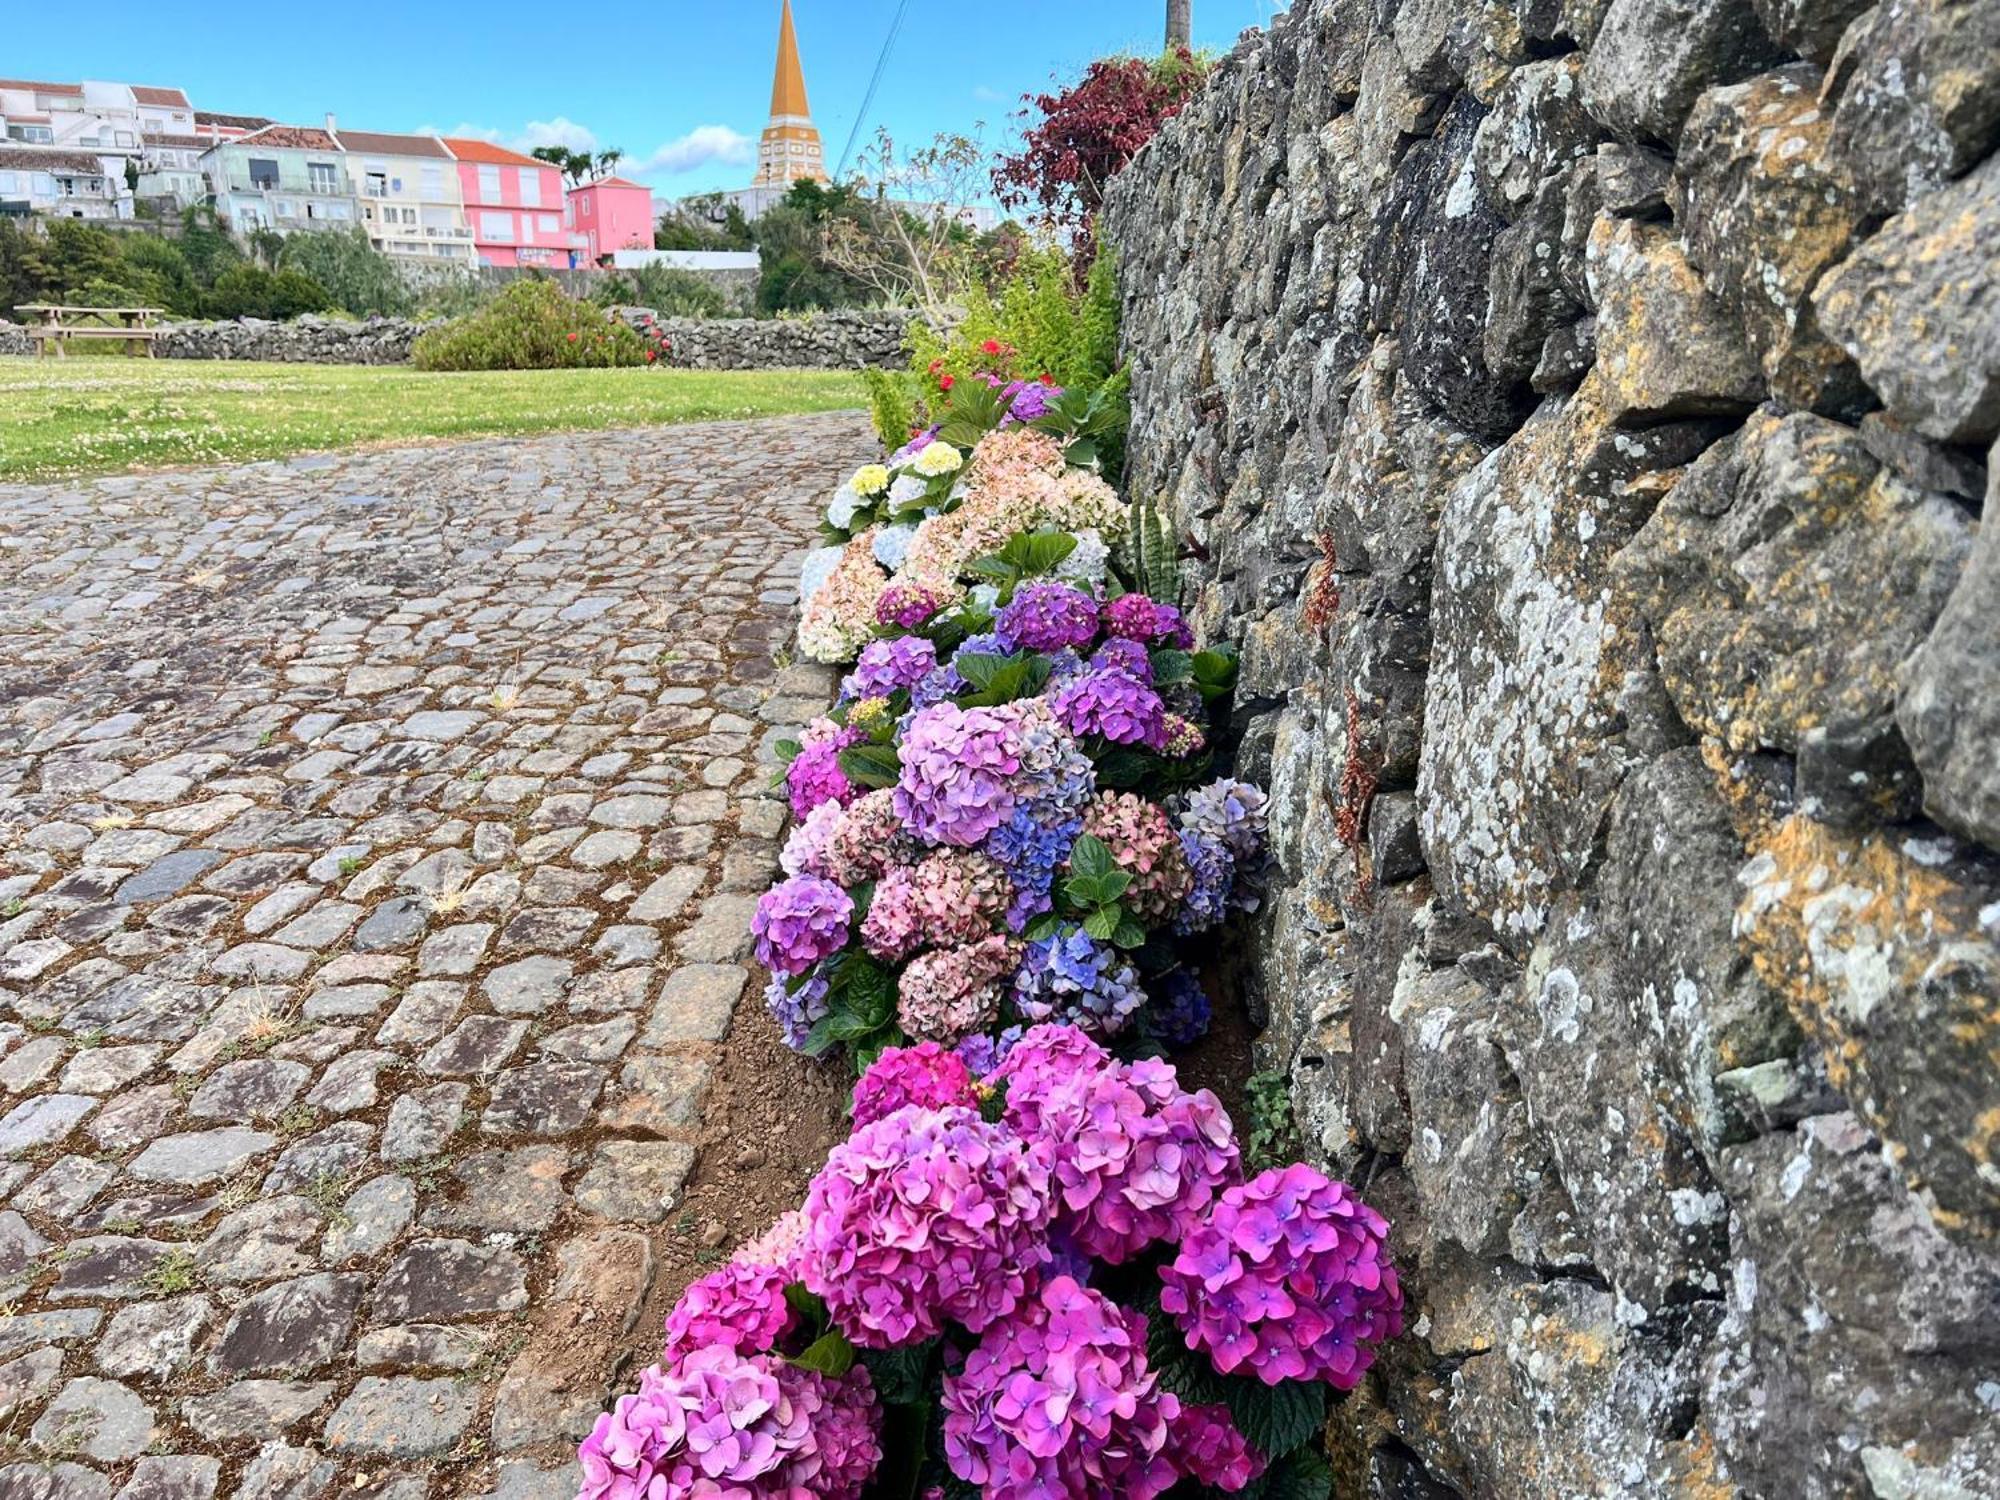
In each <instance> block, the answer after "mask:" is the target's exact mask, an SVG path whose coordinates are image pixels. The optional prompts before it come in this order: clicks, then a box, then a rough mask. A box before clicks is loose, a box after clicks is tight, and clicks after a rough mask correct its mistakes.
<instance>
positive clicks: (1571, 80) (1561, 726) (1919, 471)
mask: <svg viewBox="0 0 2000 1500" xmlns="http://www.w3.org/2000/svg"><path fill="white" fill-rule="evenodd" d="M1997 145H2000V6H1996V5H1994V4H1992V3H1991V0H1987V3H1983V4H1982V3H1965V0H1881V3H1879V4H1871V3H1870V0H1830V3H1823V4H1822V3H1812V0H1807V3H1793V0H1608V3H1605V0H1563V3H1527V0H1501V3H1493V4H1489V3H1482V0H1401V3H1389V4H1383V3H1378V0H1296V3H1295V4H1294V5H1293V6H1292V8H1291V10H1290V12H1289V14H1288V15H1286V16H1285V17H1283V18H1281V19H1280V20H1279V21H1278V22H1277V23H1275V24H1274V26H1273V27H1272V29H1271V30H1270V32H1269V33H1268V34H1265V35H1262V36H1258V37H1256V38H1255V39H1253V40H1251V41H1249V42H1247V43H1246V44H1245V45H1244V46H1243V47H1242V48H1240V49H1239V50H1238V51H1237V52H1236V53H1235V54H1234V55H1233V56H1232V57H1230V58H1229V59H1227V60H1226V61H1224V62H1223V63H1221V65H1220V66H1219V68H1218V70H1217V73H1216V76H1215V77H1214V78H1213V79H1212V81H1211V82H1210V85H1209V87H1208V88H1207V89H1206V91H1205V92H1204V93H1203V94H1202V95H1201V96H1200V97H1199V98H1198V99H1196V100H1195V101H1194V102H1193V103H1192V104H1191V105H1190V107H1189V108H1188V109H1187V111H1186V112H1185V113H1183V114H1182V115H1181V116H1179V117H1178V118H1177V119H1176V120H1174V121H1173V122H1172V124H1171V125H1170V126H1169V127H1168V128H1167V129H1166V130H1165V131H1164V132H1162V134H1161V135H1160V137H1159V138H1158V139H1157V140H1156V141H1155V142H1154V143H1153V144H1152V145H1151V146H1150V147H1149V148H1148V149H1147V150H1146V152H1145V153H1144V154H1142V155H1141V157H1140V158H1139V160H1138V161H1137V162H1136V163H1134V165H1133V166H1132V167H1131V168H1130V169H1129V170H1128V171H1127V172H1126V173H1125V174H1122V175H1121V176H1120V177H1119V178H1118V179H1117V180H1116V182H1114V184H1113V194H1112V202H1111V205H1110V209H1109V213H1108V215H1107V224H1108V229H1109V232H1110V235H1111V238H1112V239H1113V241H1114V242H1115V243H1116V245H1117V247H1118V250H1119V253H1120V265H1121V274H1122V278H1123V283H1124V297H1125V324H1124V328H1125V333H1126V338H1127V341H1128V346H1129V352H1130V355H1131V360H1132V377H1133V379H1132V404H1133V420H1132V434H1131V453H1132V458H1133V476H1132V489H1133V491H1134V493H1136V494H1140V495H1147V496H1157V497H1160V498H1161V499H1162V500H1163V502H1164V503H1166V504H1168V505H1170V506H1171V508H1172V511H1173V514H1174V517H1175V520H1176V522H1177V524H1178V527H1179V529H1180V531H1181V533H1182V535H1183V536H1184V537H1185V538H1186V555H1187V556H1188V558H1189V560H1190V561H1189V566H1188V571H1189V573H1190V576H1191V580H1192V582H1193V583H1194V584H1195V586H1196V591H1195V600H1196V605H1197V616H1198V619H1199V621H1200V624H1201V626H1202V627H1203V629H1205V630H1206V631H1208V632H1210V633H1212V634H1213V635H1216V636H1226V637H1230V638H1233V639H1235V640H1238V641H1240V642H1241V643H1242V645H1243V677H1242V685H1241V688H1240V690H1239V695H1238V696H1239V704H1240V706H1241V710H1242V715H1243V717H1242V721H1241V723H1240V724H1239V726H1238V728H1239V729H1240V731H1241V733H1242V735H1243V743H1244V755H1243V763H1244V769H1245V772H1246V774H1249V775H1251V776H1254V777H1257V778H1258V779H1267V780H1268V784H1269V785H1270V788H1271V791H1272V798H1273V807H1272V816H1271V825H1272V830H1273V835H1274V840H1273V841H1274V844H1275V852H1276V856H1277V859H1278V864H1279V867H1280V869H1279V873H1278V875H1277V876H1276V877H1275V878H1274V881H1273V888H1272V892H1271V899H1270V900H1269V902H1267V903H1266V906H1265V908H1264V911H1263V913H1262V916H1261V935H1260V942H1259V946H1258V949H1257V951H1256V953H1255V955H1254V960H1253V962H1252V963H1251V964H1250V965H1249V967H1248V970H1247V972H1246V974H1245V976H1244V977H1245V978H1246V980H1247V981H1248V985H1249V991H1250V994H1251V996H1252V999H1253V1001H1254V1008H1255V1010H1256V1013H1257V1014H1258V1015H1259V1017H1260V1018H1261V1019H1264V1020H1267V1021H1268V1026H1267V1028H1266V1030H1265V1031H1264V1034H1263V1037H1262V1039H1261V1042H1260V1049H1261V1059H1260V1060H1261V1061H1262V1063H1263V1065H1264V1066H1266V1067H1272V1068H1279V1069H1283V1070H1284V1071H1285V1073H1286V1074H1287V1075H1288V1076H1289V1078H1290V1081H1291V1086H1292V1097H1293V1101H1294V1103H1295V1106H1296V1108H1297V1112H1298V1115H1299V1118H1300V1121H1301V1125H1302V1128H1303V1130H1304V1132H1305V1133H1306V1135H1307V1137H1308V1144H1309V1145H1310V1147H1311V1148H1312V1149H1313V1150H1314V1152H1315V1154H1316V1155H1317V1156H1318V1157H1319V1158H1320V1159H1321V1160H1322V1161H1324V1162H1327V1163H1330V1164H1331V1165H1333V1166H1334V1167H1336V1168H1337V1169H1339V1170H1340V1171H1341V1172H1342V1173H1343V1174H1345V1175H1347V1176H1349V1177H1351V1179H1352V1180H1353V1181H1354V1182H1355V1183H1356V1184H1363V1185H1365V1190H1366V1193H1367V1196H1368V1197H1369V1198H1370V1199H1371V1200H1373V1201H1374V1202H1375V1203H1376V1204H1378V1205H1379V1206H1380V1207H1381V1208H1382V1209H1383V1210H1384V1211H1385V1212H1386V1213H1388V1214H1389V1215H1390V1216H1391V1217H1392V1218H1393V1220H1394V1222H1395V1226H1396V1244H1397V1250H1398V1256H1399V1260H1400V1262H1401V1264H1402V1265H1403V1266H1404V1267H1405V1268H1406V1270H1407V1272H1408V1279H1407V1282H1406V1285H1407V1286H1408V1288H1409V1291H1410V1302H1411V1305H1410V1312H1411V1318H1410V1331H1409V1334H1408V1336H1407V1337H1406V1338H1405V1339H1403V1340H1401V1341H1400V1342H1399V1343H1398V1344H1397V1345H1396V1347H1395V1348H1394V1349H1393V1350H1392V1351H1390V1352H1389V1353H1388V1355H1387V1356H1386V1357H1385V1359H1384V1360H1383V1362H1382V1364H1381V1365H1380V1366H1378V1368H1377V1371H1376V1372H1375V1373H1374V1374H1373V1375H1372V1376H1371V1378H1370V1380H1369V1382H1368V1383H1367V1384H1366V1386H1365V1387H1364V1388H1363V1389H1362V1390H1361V1391H1358V1392H1357V1393H1355V1395H1354V1396H1353V1397H1352V1398H1350V1399H1348V1400H1346V1401H1344V1402H1343V1403H1342V1404H1341V1406H1340V1417H1339V1421H1340V1424H1341V1426H1342V1427H1343V1428H1345V1429H1346V1436H1347V1439H1348V1441H1347V1442H1346V1443H1345V1444H1343V1447H1342V1453H1341V1459H1342V1462H1343V1464H1345V1465H1349V1466H1351V1470H1350V1472H1349V1473H1348V1474H1347V1475H1345V1476H1344V1483H1343V1488H1342V1489H1341V1491H1340V1493H1341V1494H1343V1495H1350V1494H1351V1495H1357V1496H1359V1495H1368V1496H1378V1497H1388V1496H1397V1497H1404V1500H1418V1497H1422V1500H1439V1497H1446V1496H1465V1497H1479V1500H1546V1497H1552V1496H1586V1495H1588V1496H1634V1497H1640V1496H1644V1497H1693V1496H1697V1495H1699V1496H1712V1497H1723V1496H1741V1497H1744V1500H1849V1497H1867V1496H1873V1497H1877V1500H1888V1497H1902V1500H1916V1497H1926V1500H1961V1497H1963V1500H1970V1497H1971V1496H1974V1495H1983V1496H1991V1495H2000V1419H1996V1410H2000V753H1996V746H2000V526H1996V517H1997V516H2000V508H1996V502H2000V483H1994V482H1992V481H1990V480H1989V468H1990V466H1991V463H1992V459H1993V458H1994V457H1996V456H2000V449H1995V448H1994V443H1995V438H1996V436H2000V156H1995V155H1994V150H1995V147H1996V146H1997ZM1352 1470H1358V1471H1359V1472H1352Z"/></svg>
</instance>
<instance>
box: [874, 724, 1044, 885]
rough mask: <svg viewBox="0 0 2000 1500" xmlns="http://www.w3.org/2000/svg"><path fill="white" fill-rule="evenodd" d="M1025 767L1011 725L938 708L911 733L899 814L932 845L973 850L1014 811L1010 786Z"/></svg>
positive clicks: (908, 733) (909, 730)
mask: <svg viewBox="0 0 2000 1500" xmlns="http://www.w3.org/2000/svg"><path fill="white" fill-rule="evenodd" d="M1020 768H1021V760H1020V756H1019V754H1018V752H1017V751H1016V749H1015V746H1014V726H1013V723H1012V721H1011V720H1009V719H1008V718H1007V717H1005V716H1004V715H1001V714H998V713H995V712H994V711H992V710H990V709H984V708H967V709H961V708H959V707H958V706H957V705H956V704H952V703H939V704H936V705H934V706H933V707H930V708H926V709H923V710H922V711H920V712H918V713H916V714H914V715H912V716H911V718H910V721H909V727H908V728H907V729H906V730H905V732H904V735H903V766H902V772H901V775H900V776H899V778H898V780H897V783H896V815H897V816H898V817H900V818H901V819H902V820H903V822H904V823H905V824H906V825H908V827H909V829H910V831H911V832H912V833H914V834H916V836H917V837H918V838H920V839H922V840H923V841H924V842H925V843H928V844H951V845H955V846H957V847H959V848H963V849H970V848H972V847H973V846H975V845H976V844H978V843H979V842H980V841H981V840H982V839H984V838H985V837H986V836H987V835H988V834H989V833H991V832H992V831H993V830H994V829H996V828H998V827H999V826H1000V825H1001V824H1002V823H1004V822H1006V821H1007V819H1008V817H1009V816H1010V815H1011V814H1012V813H1013V811H1014V793H1013V791H1012V790H1011V788H1010V786H1009V780H1010V778H1011V777H1012V776H1013V775H1014V773H1015V772H1016V771H1018V770H1019V769H1020Z"/></svg>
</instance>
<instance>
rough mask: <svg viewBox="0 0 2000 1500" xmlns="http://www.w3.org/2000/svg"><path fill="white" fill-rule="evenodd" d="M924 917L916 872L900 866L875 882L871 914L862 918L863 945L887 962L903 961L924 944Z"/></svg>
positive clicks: (869, 906) (871, 953) (869, 904)
mask: <svg viewBox="0 0 2000 1500" xmlns="http://www.w3.org/2000/svg"><path fill="white" fill-rule="evenodd" d="M923 941H924V918H923V913H922V911H921V910H920V909H919V907H918V902H917V872H916V871H915V870H914V869H913V868H911V867H910V866H908V865H898V866H897V867H896V868H895V869H893V870H890V871H888V872H887V873H886V874H884V875H883V876H882V878H881V879H880V880H878V881H877V882H876V883H875V895H874V898H873V899H872V900H871V901H870V902H869V903H868V915H867V916H865V917H863V918H862V919H861V945H862V947H864V948H866V949H867V950H868V952H869V954H870V955H871V956H873V957H875V958H879V959H881V960H883V961H884V962H886V963H900V962H901V961H902V960H903V959H905V958H908V957H909V956H910V955H911V954H912V953H915V952H916V951H917V949H918V948H920V947H922V946H923Z"/></svg>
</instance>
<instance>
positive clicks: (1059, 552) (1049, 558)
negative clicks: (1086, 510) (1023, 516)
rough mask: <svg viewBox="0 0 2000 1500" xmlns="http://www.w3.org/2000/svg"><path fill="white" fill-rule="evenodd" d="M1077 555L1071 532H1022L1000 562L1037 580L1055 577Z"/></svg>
mask: <svg viewBox="0 0 2000 1500" xmlns="http://www.w3.org/2000/svg"><path fill="white" fill-rule="evenodd" d="M1074 551H1076V538H1075V537H1074V536H1072V535H1070V534H1069V533H1068V532H1067V531H1022V532H1017V533H1015V535H1013V536H1012V537H1010V538H1009V539H1008V541H1007V545H1006V546H1004V547H1002V548H1001V549H1000V561H1001V562H1003V563H1006V564H1007V565H1008V566H1009V567H1012V568H1015V569H1017V570H1019V571H1020V572H1021V573H1024V574H1027V575H1028V576H1030V577H1033V576H1035V575H1037V574H1042V573H1053V572H1054V571H1055V570H1056V569H1057V568H1059V567H1060V566H1062V564H1063V562H1064V560H1065V559H1066V558H1068V556H1069V555H1070V554H1071V553H1072V552H1074Z"/></svg>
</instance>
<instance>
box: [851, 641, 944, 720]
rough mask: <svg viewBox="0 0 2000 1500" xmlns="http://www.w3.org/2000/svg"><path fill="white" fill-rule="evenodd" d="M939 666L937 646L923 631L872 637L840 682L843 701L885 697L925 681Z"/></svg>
mask: <svg viewBox="0 0 2000 1500" xmlns="http://www.w3.org/2000/svg"><path fill="white" fill-rule="evenodd" d="M936 668H937V647H936V646H933V645H932V644H931V643H930V642H929V641H927V640H925V639H924V638H923V637H922V636H920V635H896V636H891V637H889V639H887V640H885V641H870V642H869V643H868V644H867V645H865V646H863V647H862V648H861V655H860V657H859V658H857V659H856V661H855V663H854V670H853V671H852V672H849V673H848V674H847V676H846V678H845V679H844V680H843V681H842V682H841V684H840V696H841V701H843V702H846V703H854V702H858V701H860V700H861V699H863V698H886V697H888V696H889V695H890V694H891V693H893V692H896V691H897V690H898V689H903V690H907V689H909V688H913V687H915V686H916V685H917V684H918V683H919V682H922V681H923V680H924V678H925V677H927V676H929V675H930V673H931V672H933V671H935V670H936Z"/></svg>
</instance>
